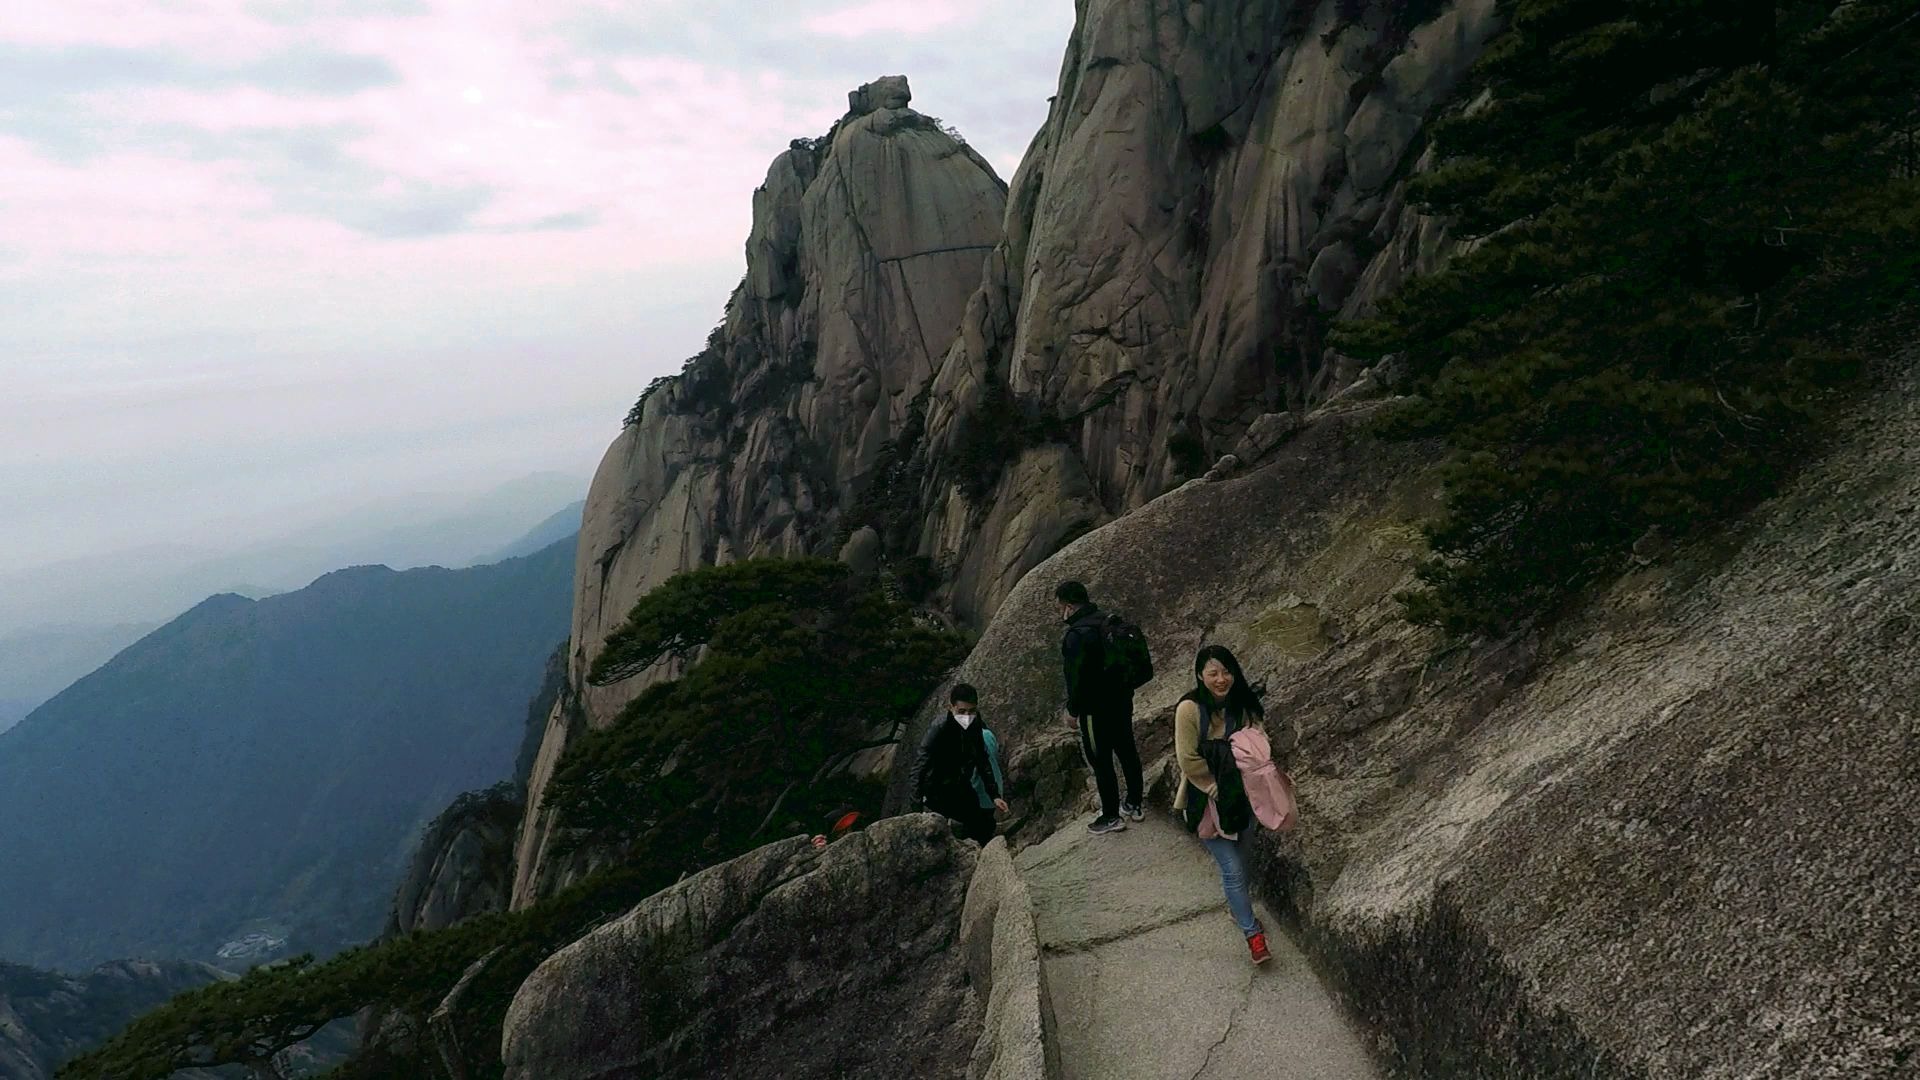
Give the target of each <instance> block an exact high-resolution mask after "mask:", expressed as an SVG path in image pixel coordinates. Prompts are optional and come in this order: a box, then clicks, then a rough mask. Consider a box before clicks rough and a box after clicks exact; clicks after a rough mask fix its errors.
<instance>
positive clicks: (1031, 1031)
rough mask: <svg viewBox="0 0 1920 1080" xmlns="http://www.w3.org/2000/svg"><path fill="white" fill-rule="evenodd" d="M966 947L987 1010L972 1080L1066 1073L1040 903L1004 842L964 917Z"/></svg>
mask: <svg viewBox="0 0 1920 1080" xmlns="http://www.w3.org/2000/svg"><path fill="white" fill-rule="evenodd" d="M960 948H961V951H962V952H963V953H964V954H965V956H966V962H967V977H968V979H969V980H970V981H971V982H972V984H973V992H974V996H975V999H976V1000H977V1001H980V1002H981V1003H982V1005H983V1006H984V1010H983V1011H984V1016H983V1020H982V1023H981V1028H980V1038H979V1040H978V1041H976V1042H975V1043H974V1044H973V1059H972V1062H971V1063H970V1064H969V1065H968V1067H967V1076H968V1078H969V1080H1040V1078H1042V1077H1053V1076H1058V1075H1060V1062H1059V1053H1058V1040H1057V1037H1056V1034H1055V1024H1054V1017H1053V1008H1052V1004H1051V1002H1050V1000H1049V999H1048V996H1047V982H1046V975H1045V973H1044V972H1042V971H1041V968H1040V937H1039V932H1038V931H1037V930H1036V929H1035V927H1034V911H1033V899H1032V897H1031V895H1029V893H1028V891H1027V884H1026V882H1025V881H1023V880H1021V878H1020V874H1019V872H1018V871H1016V870H1015V869H1014V867H1013V859H1012V858H1011V857H1010V856H1009V855H1008V853H1007V844H1006V841H1004V840H997V839H996V840H994V841H993V842H992V843H989V844H988V845H987V846H986V847H985V848H983V849H981V851H980V860H979V862H978V863H977V864H975V867H974V871H973V880H972V881H971V882H969V883H968V884H967V903H966V907H965V908H964V909H962V911H961V915H960Z"/></svg>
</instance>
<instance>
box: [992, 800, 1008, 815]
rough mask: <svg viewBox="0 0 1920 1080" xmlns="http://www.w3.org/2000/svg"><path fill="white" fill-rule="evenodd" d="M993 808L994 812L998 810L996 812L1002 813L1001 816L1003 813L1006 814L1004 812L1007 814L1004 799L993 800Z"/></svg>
mask: <svg viewBox="0 0 1920 1080" xmlns="http://www.w3.org/2000/svg"><path fill="white" fill-rule="evenodd" d="M993 808H994V809H995V810H998V811H1000V812H1001V813H1003V814H1004V813H1006V812H1007V800H1005V799H995V800H993Z"/></svg>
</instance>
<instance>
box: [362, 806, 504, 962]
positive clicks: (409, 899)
mask: <svg viewBox="0 0 1920 1080" xmlns="http://www.w3.org/2000/svg"><path fill="white" fill-rule="evenodd" d="M520 808H521V800H520V793H519V791H518V790H517V789H516V788H515V786H514V785H513V784H510V783H509V784H501V785H498V786H496V787H493V788H489V789H487V790H486V791H474V792H468V793H467V794H465V795H462V796H460V797H459V798H458V799H455V800H454V801H453V803H452V805H450V806H448V807H447V809H446V810H445V811H443V812H442V813H441V815H440V816H439V817H438V818H436V819H434V822H433V824H431V825H429V826H427V830H426V832H425V834H423V835H422V836H421V839H420V847H419V848H418V849H417V850H416V851H415V852H414V855H413V862H412V864H411V865H410V866H409V867H408V869H407V876H406V877H405V878H403V879H402V880H401V882H400V889H399V891H398V892H397V893H396V894H395V896H394V901H393V913H392V915H391V917H390V918H389V919H388V921H387V930H386V934H385V936H387V937H395V936H399V935H402V934H409V933H413V932H414V931H417V930H439V929H441V928H443V927H447V926H451V925H453V924H454V923H456V922H459V921H460V920H461V919H465V918H467V917H469V916H472V915H478V914H481V913H482V912H488V911H504V910H506V906H507V896H508V893H509V891H510V890H511V888H512V886H513V838H514V831H515V829H516V828H517V827H518V825H519V822H520Z"/></svg>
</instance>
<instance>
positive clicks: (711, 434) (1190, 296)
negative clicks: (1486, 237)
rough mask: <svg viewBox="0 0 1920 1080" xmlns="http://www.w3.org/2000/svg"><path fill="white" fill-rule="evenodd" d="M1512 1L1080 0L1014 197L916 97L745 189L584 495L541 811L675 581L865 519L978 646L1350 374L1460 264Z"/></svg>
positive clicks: (630, 686) (530, 825)
mask: <svg viewBox="0 0 1920 1080" xmlns="http://www.w3.org/2000/svg"><path fill="white" fill-rule="evenodd" d="M1493 6H1494V5H1493V0H1457V2H1454V3H1435V4H1426V5H1419V6H1417V7H1416V8H1411V9H1410V8H1409V7H1408V6H1407V5H1402V4H1392V3H1387V2H1386V0H1363V2H1359V3H1344V2H1343V3H1332V2H1324V3H1318V2H1309V0H1257V2H1253V3H1247V4H1239V5H1207V4H1173V3H1169V2H1167V0H1086V2H1085V3H1082V4H1081V5H1079V8H1078V19H1077V23H1076V27H1075V29H1074V32H1073V35H1072V37H1071V39H1070V40H1069V42H1068V44H1067V49H1066V54H1065V58H1064V60H1063V63H1062V67H1061V73H1060V83H1059V92H1058V93H1057V95H1056V96H1055V98H1054V100H1053V104H1052V108H1051V110H1050V112H1049V115H1048V118H1047V121H1046V123H1045V124H1044V125H1043V127H1042V128H1041V130H1040V131H1039V132H1038V133H1037V134H1036V135H1035V138H1034V140H1033V143H1032V144H1031V146H1030V147H1029V149H1028V152H1027V154H1026V156H1025V158H1024V159H1023V161H1022V163H1021V166H1020V169H1019V170H1018V172H1017V173H1016V174H1015V176H1014V178H1013V181H1012V183H1011V185H1010V186H1008V185H1004V184H1002V183H1001V182H1000V180H999V179H998V178H997V177H995V176H994V175H993V173H992V170H991V169H990V168H989V167H988V166H987V165H986V163H985V162H984V161H983V160H981V159H980V158H979V157H978V155H976V154H975V153H974V152H973V151H972V150H971V149H969V148H967V147H965V146H964V145H962V144H960V143H957V142H955V141H954V140H953V139H951V138H949V137H948V136H947V135H946V134H944V133H943V132H941V131H940V130H938V128H937V127H936V126H935V125H934V124H933V123H932V122H931V121H930V120H928V119H927V118H926V117H924V116H921V115H920V114H918V113H916V112H914V111H913V110H912V108H911V107H910V102H911V91H910V89H909V87H908V86H907V84H906V80H905V78H904V77H900V76H889V77H887V78H883V79H879V80H876V81H874V82H872V83H868V84H866V85H865V86H862V87H860V88H859V89H857V90H855V91H853V92H852V93H851V94H849V107H850V108H849V112H848V114H847V115H846V117H844V118H843V119H842V120H841V122H840V123H839V124H837V125H836V126H835V128H834V130H833V131H832V132H830V133H829V134H828V136H827V137H826V138H824V139H821V140H800V141H797V142H796V143H795V144H794V147H793V149H791V150H790V151H788V152H787V153H785V154H783V155H781V156H780V157H779V158H778V159H777V160H776V161H775V162H774V164H773V166H772V168H771V169H770V170H769V172H768V175H767V181H766V184H765V185H764V186H763V187H762V188H761V189H760V190H759V191H758V192H756V193H755V196H754V217H753V226H752V231H751V234H750V236H749V238H748V241H747V264H748V265H747V274H746V279H745V280H744V281H743V282H742V284H741V286H740V288H739V289H737V290H736V291H735V293H734V295H733V297H732V299H731V300H730V302H729V304H728V313H727V317H726V320H725V322H724V323H723V325H722V326H721V328H720V329H719V330H718V331H717V332H716V334H715V336H714V338H713V342H712V347H711V348H710V349H709V350H708V351H707V353H705V354H703V358H702V359H701V360H700V361H698V362H696V363H695V364H694V365H693V366H692V367H691V368H690V369H689V371H688V373H687V374H685V375H683V376H681V377H679V378H677V379H674V380H670V381H668V382H667V383H666V384H665V385H664V386H662V387H661V388H659V389H658V390H657V391H655V392H654V393H652V394H651V395H650V396H649V397H648V398H647V400H646V402H645V403H644V405H643V406H642V407H641V408H639V409H638V410H637V416H636V420H637V422H636V423H635V424H633V425H631V426H629V427H628V428H626V429H625V430H624V431H623V432H622V434H621V436H620V437H619V438H618V439H617V440H615V442H614V444H613V446H612V447H611V448H610V449H609V450H608V453H607V455H606V458H605V459H604V461H603V462H602V465H601V468H600V470H599V473H598V474H597V475H596V477H595V480H594V483H593V486H592V489H591V493H590V495H589V498H588V505H587V509H586V513H585V522H584V525H583V528H582V532H581V541H580V554H579V563H578V572H577V574H578V576H577V581H576V607H575V618H574V625H573V642H574V650H575V651H574V656H573V660H572V663H571V665H570V666H571V671H570V680H571V688H572V690H573V692H574V693H575V695H576V696H577V699H578V701H579V703H580V709H579V712H578V713H577V715H575V716H572V717H561V716H559V715H558V714H556V716H555V717H554V722H553V723H552V724H550V726H549V730H548V732H547V737H546V739H545V740H544V741H543V743H542V746H541V749H540V753H539V756H538V758H537V760H536V763H535V767H534V771H533V776H532V779H531V782H530V784H529V787H530V791H531V792H532V797H533V799H534V803H535V804H536V805H537V802H538V796H539V793H540V792H541V791H543V790H544V788H545V785H546V782H547V779H548V778H549V777H550V776H551V774H552V770H553V767H554V765H555V763H556V762H557V761H558V758H559V755H560V754H561V752H562V751H563V750H564V748H565V745H566V742H567V739H568V738H569V736H570V734H571V733H572V732H574V731H576V730H578V729H579V728H580V727H581V725H582V724H585V725H589V726H594V727H600V726H604V725H606V724H607V723H609V722H611V720H612V718H613V717H614V716H615V715H617V714H618V713H619V711H620V709H621V708H622V707H623V706H624V705H626V704H627V703H628V702H629V701H631V700H632V699H633V698H634V697H635V696H636V695H637V694H638V693H639V692H640V691H641V690H642V689H644V687H645V686H646V685H647V684H648V683H649V682H650V681H652V680H653V679H654V678H658V677H660V676H661V675H665V674H668V672H666V671H664V670H663V671H661V672H657V673H653V674H652V675H650V676H646V677H640V678H634V679H628V680H625V681H624V682H622V683H619V684H616V685H613V686H606V687H595V686H590V685H587V684H586V682H585V679H584V674H585V671H586V669H587V667H588V665H589V664H590V663H591V659H592V656H593V655H594V654H595V653H596V652H597V651H598V650H599V648H600V646H601V644H602V642H604V640H605V637H606V634H607V633H608V632H609V631H610V630H611V629H612V628H613V627H614V626H616V625H618V623H619V622H620V620H621V619H623V618H624V617H625V615H626V613H627V611H628V610H630V609H631V607H632V605H633V603H634V602H635V601H637V600H638V599H639V597H640V596H642V595H644V594H645V593H646V592H647V591H648V590H649V589H651V588H653V587H654V586H655V585H658V584H660V583H661V582H662V581H665V580H666V579H667V578H669V577H671V576H672V575H673V574H675V573H679V572H681V571H684V570H688V569H692V568H694V567H698V566H702V565H708V564H712V563H716V562H726V561H730V560H733V559H737V558H745V557H750V556H754V555H767V554H795V553H801V552H809V553H817V554H825V555H832V554H834V553H835V552H836V551H837V550H838V549H839V545H840V544H841V543H844V541H845V539H846V535H847V534H848V533H850V532H851V531H853V530H854V529H856V528H859V527H862V526H875V527H876V528H877V531H878V532H879V533H880V535H881V538H882V541H883V545H882V546H883V549H884V550H883V552H882V556H883V557H882V562H883V564H886V565H891V564H893V563H895V562H897V561H898V560H903V559H906V558H909V557H915V558H918V559H921V560H925V564H926V565H928V566H930V567H932V568H933V569H934V570H935V571H936V572H937V573H938V574H939V575H940V576H941V577H942V579H943V581H944V583H945V584H944V587H943V588H941V589H939V590H937V592H936V593H935V597H934V599H935V601H936V602H937V603H939V604H940V605H941V606H943V607H944V608H945V609H946V611H947V612H948V613H949V614H951V615H953V616H955V617H957V618H958V619H959V620H960V621H962V622H964V623H967V624H969V625H972V626H976V627H979V626H984V625H985V624H986V622H987V620H988V619H990V618H991V617H992V615H993V613H994V611H995V610H996V609H997V607H998V606H999V604H1000V603H1001V602H1002V601H1003V600H1004V599H1005V597H1006V596H1007V595H1008V594H1009V592H1010V590H1011V589H1012V587H1013V584H1014V583H1015V582H1017V581H1018V580H1019V579H1020V578H1021V577H1022V575H1024V574H1025V573H1026V572H1027V571H1029V570H1030V569H1032V568H1033V567H1034V566H1036V565H1038V563H1039V562H1040V561H1041V560H1043V559H1045V558H1047V557H1048V556H1049V555H1051V554H1052V553H1053V552H1054V551H1056V550H1058V549H1059V548H1060V547H1061V546H1063V545H1065V544H1067V543H1069V542H1071V541H1072V540H1074V539H1075V538H1076V537H1078V536H1079V535H1081V534H1082V533H1084V532H1085V531H1086V530H1087V529H1088V528H1091V527H1093V526H1097V525H1100V524H1103V523H1105V522H1106V521H1109V520H1111V519H1112V518H1113V517H1114V516H1115V515H1117V514H1120V513H1124V512H1127V511H1129V510H1131V509H1134V508H1137V507H1139V506H1140V505H1142V504H1144V503H1145V502H1147V501H1148V500H1150V499H1152V498H1154V497H1156V496H1158V495H1160V494H1161V493H1163V492H1165V491H1167V490H1170V489H1172V488H1173V487H1175V486H1177V485H1178V484H1179V483H1180V482H1182V481H1185V480H1187V479H1191V478H1193V477H1197V476H1199V475H1200V474H1201V473H1202V472H1203V471H1204V470H1205V469H1206V468H1207V466H1208V465H1209V464H1211V463H1212V462H1214V461H1216V460H1217V459H1218V458H1219V457H1220V455H1221V454H1223V453H1227V452H1230V451H1235V450H1237V449H1238V448H1239V446H1240V444H1241V443H1242V436H1243V435H1244V434H1245V433H1246V432H1247V430H1248V428H1249V427H1250V426H1251V425H1253V424H1254V423H1255V421H1256V420H1257V419H1258V418H1260V417H1261V416H1263V415H1267V414H1272V413H1276V412H1280V411H1282V410H1288V409H1293V410H1304V409H1305V408H1306V407H1307V406H1310V405H1311V404H1313V403H1314V402H1317V401H1319V400H1321V399H1323V398H1324V397H1326V396H1327V395H1328V394H1329V393H1330V392H1331V391H1332V390H1333V389H1334V388H1335V387H1336V386H1337V384H1338V381H1339V380H1340V379H1342V378H1347V377H1351V375H1352V374H1353V371H1352V365H1351V364H1350V363H1343V362H1341V361H1340V359H1339V358H1338V357H1334V356H1331V355H1330V354H1329V351H1328V350H1327V348H1326V344H1325V332H1326V326H1327V324H1328V322H1329V321H1330V319H1331V318H1332V317H1333V316H1334V315H1336V314H1352V313H1354V312H1358V311H1363V310H1365V309H1367V308H1368V307H1369V306H1370V305H1372V304H1373V303H1376V302H1377V301H1378V300H1379V299H1380V298H1381V297H1382V296H1384V295H1385V294H1386V293H1387V292H1389V291H1391V290H1392V289H1393V288H1394V287H1396V286H1397V285H1398V284H1399V283H1400V282H1401V281H1402V280H1403V279H1404V278H1406V277H1407V276H1408V275H1410V274H1414V273H1419V272H1424V271H1426V270H1429V269H1431V268H1433V267H1434V266H1437V265H1438V264H1439V263H1440V261H1441V260H1443V259H1444V258H1445V257H1446V255H1447V254H1448V253H1449V252H1450V251H1451V250H1452V244H1451V243H1450V242H1449V241H1448V240H1447V238H1446V236H1445V233H1444V230H1443V229H1441V228H1440V227H1439V225H1438V224H1437V223H1435V222H1432V221H1429V220H1427V219H1425V218H1423V217H1421V216H1420V215H1419V214H1417V213H1414V212H1413V211H1411V210H1409V209H1408V208H1407V207H1406V205H1405V199H1404V186H1405V180H1406V178H1407V177H1408V176H1409V175H1411V173H1412V172H1413V171H1414V170H1416V169H1417V168H1419V167H1420V166H1421V164H1422V162H1421V160H1420V158H1419V157H1418V148H1419V147H1420V146H1421V145H1422V142H1421V139H1420V129H1421V125H1422V123H1423V120H1424V117H1425V116H1426V114H1427V113H1428V112H1429V110H1430V109H1431V108H1432V107H1433V106H1435V105H1436V104H1438V103H1441V102H1444V101H1445V100H1446V99H1447V98H1448V96H1449V95H1450V93H1451V92H1452V90H1453V87H1454V86H1455V84H1456V83H1457V82H1458V80H1459V78H1460V76H1461V75H1462V73H1463V72H1464V71H1465V70H1466V68H1467V66H1468V65H1469V64H1470V63H1471V62H1472V60H1473V59H1474V58H1475V57H1476V56H1477V55H1478V52H1479V50H1480V48H1481V46H1482V45H1483V44H1484V42H1485V41H1486V39H1487V38H1488V36H1489V35H1491V33H1492V32H1493V31H1494V29H1495V28H1496V26H1497V23H1496V20H1495V18H1494V12H1493ZM1409 11H1417V12H1418V14H1417V15H1409V14H1408V12H1409ZM1249 43H1255V44H1253V45H1251V46H1250V45H1249ZM983 431H985V432H987V433H988V434H987V435H986V436H985V437H984V438H983V437H982V435H981V433H982V432H983ZM983 443H984V444H985V448H984V449H983V448H982V444H983ZM1249 460H1251V459H1249ZM550 828H551V823H550V822H549V821H548V820H547V818H546V817H545V815H543V814H540V813H537V812H536V813H534V814H531V815H529V817H528V820H527V824H526V826H525V827H524V828H523V830H522V832H521V835H520V837H519V845H518V850H517V853H516V879H515V886H514V898H513V899H514V903H515V904H516V905H518V906H524V905H525V904H527V903H529V902H531V901H532V899H533V898H534V897H536V896H538V895H541V894H542V893H544V892H545V891H547V890H550V889H551V888H552V887H554V886H555V885H557V884H559V883H562V882H564V881H565V880H568V879H569V878H570V877H571V876H572V875H574V874H575V873H577V872H578V869H579V868H578V867H577V866H569V867H554V866H550V865H548V864H547V863H548V860H547V859H546V857H545V846H546V839H547V836H548V834H549V831H550Z"/></svg>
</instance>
